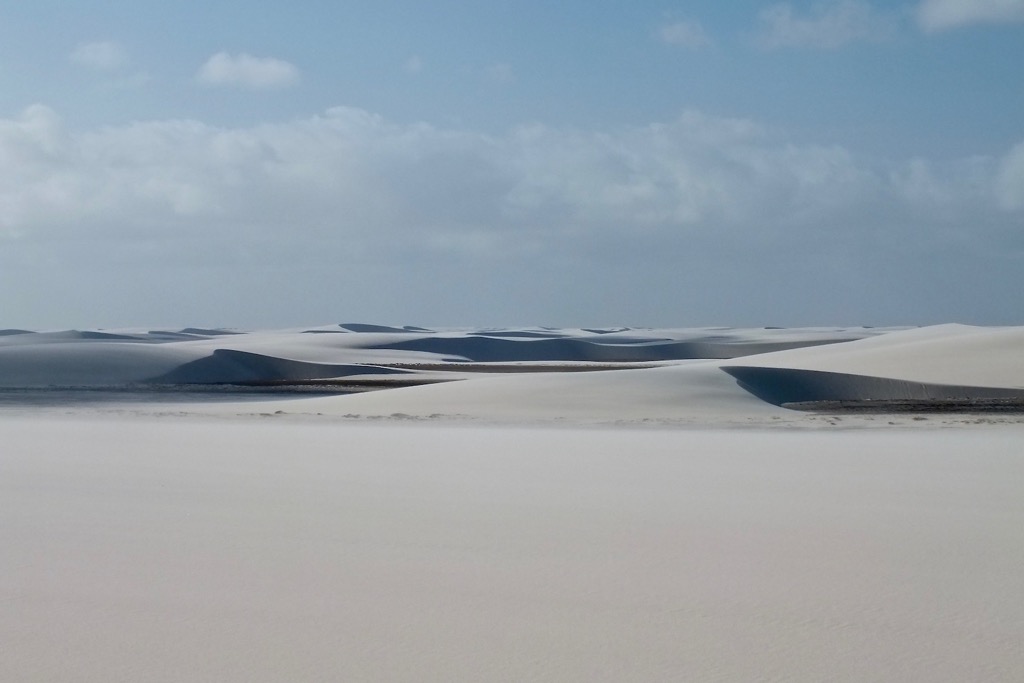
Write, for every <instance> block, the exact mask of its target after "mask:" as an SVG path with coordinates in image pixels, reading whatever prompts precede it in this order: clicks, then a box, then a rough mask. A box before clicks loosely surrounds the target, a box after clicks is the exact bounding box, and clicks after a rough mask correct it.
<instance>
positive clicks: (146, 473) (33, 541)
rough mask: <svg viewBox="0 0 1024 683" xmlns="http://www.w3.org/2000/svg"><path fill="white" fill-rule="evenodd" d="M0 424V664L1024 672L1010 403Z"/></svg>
mask: <svg viewBox="0 0 1024 683" xmlns="http://www.w3.org/2000/svg"><path fill="white" fill-rule="evenodd" d="M638 374H639V373H638ZM652 374H656V373H652ZM468 384H469V383H467V385H468ZM0 434H2V435H3V448H2V449H0V504H2V506H3V524H0V547H3V549H4V551H3V553H0V604H2V605H3V609H2V610H0V643H2V646H0V680H4V681H82V682H83V683H92V682H96V683H99V682H101V681H102V682H103V683H108V682H114V681H125V682H127V681H133V682H134V681H147V682H151V683H159V682H162V681H167V682H172V681H173V682H175V683H180V682H198V681H220V682H224V683H230V682H234V681H239V682H241V681H245V682H247V683H258V682H261V681H268V682H269V681H274V682H277V681H357V680H365V681H371V680H372V681H394V682H401V681H416V682H417V683H418V682H420V681H526V680H528V681H559V682H561V683H565V682H571V681H587V682H590V681H627V680H630V681H760V680H770V681H792V682H794V683H819V682H820V681H835V682H837V683H861V682H862V681H928V682H929V683H962V682H963V681H984V682H989V683H996V682H998V683H1011V682H1012V681H1017V680H1019V678H1020V673H1021V671H1024V649H1022V648H1021V647H1020V634H1021V629H1022V626H1024V593H1022V589H1021V581H1020V568H1021V566H1022V565H1024V536H1022V535H1021V533H1020V530H1021V529H1022V528H1024V502H1022V500H1024V499H1022V497H1021V495H1020V482H1021V481H1024V459H1022V458H1021V457H1020V444H1021V432H1020V429H1019V428H992V427H989V428H987V429H980V428H974V429H959V430H944V431H934V430H932V431H913V432H911V431H899V430H896V431H894V430H882V431H874V432H863V431H859V432H850V431H833V432H808V431H791V430H776V431H772V432H765V431H751V430H745V431H735V432H721V431H717V432H716V431H703V430H666V429H656V430H650V429H647V430H637V429H622V428H618V429H609V428H603V429H593V428H592V429H555V428H549V429H538V428H529V429H528V428H523V427H487V428H480V427H469V426H444V425H436V424H435V425H415V426H413V425H395V424H387V425H381V424H376V425H374V424H363V423H337V422H321V423H315V424H309V423H301V422H295V421H289V420H264V421H262V422H258V421H252V420H241V421H239V420H235V421H220V420H210V419H205V420H199V421H196V420H183V419H176V418H164V419H159V420H151V419H150V420H132V419H128V418H125V417H122V418H117V419H114V418H109V417H107V418H102V417H101V418H93V419H82V418H76V419H68V418H61V419H38V418H36V419H31V418H19V419H12V418H4V417H2V416H0Z"/></svg>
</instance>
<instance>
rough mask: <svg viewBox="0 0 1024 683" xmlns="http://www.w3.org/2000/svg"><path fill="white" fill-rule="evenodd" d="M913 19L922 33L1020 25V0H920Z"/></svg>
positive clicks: (1023, 9)
mask: <svg viewBox="0 0 1024 683" xmlns="http://www.w3.org/2000/svg"><path fill="white" fill-rule="evenodd" d="M917 20H918V23H919V24H920V25H921V28H923V29H924V30H925V31H929V32H935V31H945V30H949V29H955V28H961V27H963V26H969V25H972V24H1004V23H1015V22H1024V0H923V2H921V4H920V5H919V6H918V8H917Z"/></svg>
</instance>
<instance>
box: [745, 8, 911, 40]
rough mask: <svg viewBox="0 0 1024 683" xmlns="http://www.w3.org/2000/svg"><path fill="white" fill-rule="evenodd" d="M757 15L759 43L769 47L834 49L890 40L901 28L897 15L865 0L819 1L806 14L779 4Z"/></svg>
mask: <svg viewBox="0 0 1024 683" xmlns="http://www.w3.org/2000/svg"><path fill="white" fill-rule="evenodd" d="M758 18H759V20H760V31H759V33H758V36H757V42H758V43H759V44H760V45H761V46H763V47H766V48H817V49H835V48H838V47H842V46H843V45H846V44H849V43H855V42H861V41H869V42H877V41H882V40H887V39H889V38H891V37H892V36H893V35H895V34H896V32H897V29H898V22H897V20H896V18H895V17H894V16H892V15H890V14H887V13H884V12H882V11H880V10H877V9H875V8H874V7H873V6H872V5H871V4H869V3H867V2H863V0H837V1H834V2H828V3H824V2H822V3H818V4H816V5H814V6H813V7H812V8H811V10H810V11H809V12H808V13H807V14H805V15H801V14H800V13H799V12H798V11H796V10H794V9H793V6H792V5H790V4H789V3H780V4H776V5H772V6H771V7H768V8H767V9H764V10H762V11H761V12H760V14H759V17H758Z"/></svg>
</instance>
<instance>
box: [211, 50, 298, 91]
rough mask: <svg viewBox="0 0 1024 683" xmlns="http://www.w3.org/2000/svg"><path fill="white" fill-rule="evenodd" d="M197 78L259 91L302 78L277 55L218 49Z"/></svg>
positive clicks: (214, 83) (296, 70)
mask: <svg viewBox="0 0 1024 683" xmlns="http://www.w3.org/2000/svg"><path fill="white" fill-rule="evenodd" d="M196 80H197V81H198V82H199V83H202V84H203V85H209V86H235V87H242V88H251V89H255V90H263V89H271V88H284V87H287V86H291V85H295V84H296V83H298V81H299V70H298V68H296V67H295V66H294V65H293V64H290V63H288V62H286V61H283V60H280V59H274V58H273V57H253V56H252V55H248V54H245V53H242V54H238V55H231V54H228V53H227V52H218V53H217V54H215V55H213V56H212V57H210V58H209V59H208V60H206V63H205V64H203V65H202V66H201V67H200V68H199V72H198V73H197V74H196Z"/></svg>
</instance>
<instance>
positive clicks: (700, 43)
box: [658, 21, 713, 50]
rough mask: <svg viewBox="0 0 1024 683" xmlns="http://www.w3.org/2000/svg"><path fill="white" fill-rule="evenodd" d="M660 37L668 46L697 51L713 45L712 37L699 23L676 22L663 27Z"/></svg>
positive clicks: (659, 32)
mask: <svg viewBox="0 0 1024 683" xmlns="http://www.w3.org/2000/svg"><path fill="white" fill-rule="evenodd" d="M658 37H659V38H661V40H662V42H664V43H666V44H668V45H677V46H679V47H686V48H690V49H691V50H697V49H700V48H702V47H708V46H709V45H711V44H712V42H713V41H712V40H711V37H710V36H709V35H708V34H707V32H706V31H705V30H704V27H703V26H701V24H700V22H698V21H676V22H673V23H671V24H666V25H665V26H662V27H661V29H660V30H659V31H658Z"/></svg>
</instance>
